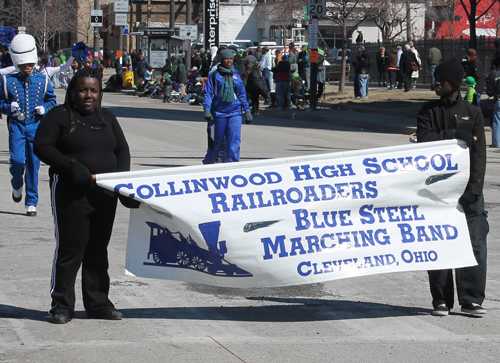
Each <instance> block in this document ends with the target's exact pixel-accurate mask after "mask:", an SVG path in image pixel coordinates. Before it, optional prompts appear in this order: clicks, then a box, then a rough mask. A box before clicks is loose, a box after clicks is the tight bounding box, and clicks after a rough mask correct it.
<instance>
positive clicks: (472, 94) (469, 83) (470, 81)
mask: <svg viewBox="0 0 500 363" xmlns="http://www.w3.org/2000/svg"><path fill="white" fill-rule="evenodd" d="M464 83H465V87H467V91H465V100H466V101H467V102H469V103H470V104H471V105H475V106H477V99H476V89H475V88H474V86H475V85H476V80H475V79H474V78H473V77H470V76H469V77H467V78H466V79H464Z"/></svg>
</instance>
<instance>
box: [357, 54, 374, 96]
mask: <svg viewBox="0 0 500 363" xmlns="http://www.w3.org/2000/svg"><path fill="white" fill-rule="evenodd" d="M352 65H353V67H354V71H355V72H356V73H355V75H354V97H355V98H356V99H363V100H364V99H367V98H368V81H369V80H370V71H371V67H372V64H371V60H370V53H368V51H367V50H366V49H365V47H364V46H363V45H360V46H359V47H358V55H357V56H356V59H355V60H354V61H353V62H352Z"/></svg>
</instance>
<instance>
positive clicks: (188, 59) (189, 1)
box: [185, 0, 193, 69]
mask: <svg viewBox="0 0 500 363" xmlns="http://www.w3.org/2000/svg"><path fill="white" fill-rule="evenodd" d="M192 7H193V0H187V1H186V25H191V22H192V21H191V17H192V16H193V15H192V13H193V11H192ZM186 43H187V49H186V59H185V63H186V69H189V68H191V39H188V40H186Z"/></svg>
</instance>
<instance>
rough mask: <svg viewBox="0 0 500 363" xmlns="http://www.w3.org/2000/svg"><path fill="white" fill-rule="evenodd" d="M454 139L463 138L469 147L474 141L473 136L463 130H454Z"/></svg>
mask: <svg viewBox="0 0 500 363" xmlns="http://www.w3.org/2000/svg"><path fill="white" fill-rule="evenodd" d="M454 136H455V139H460V140H464V141H465V142H466V143H467V147H468V148H469V149H470V148H471V147H472V144H473V143H474V136H473V135H472V134H471V133H470V132H467V131H464V130H455V135H454Z"/></svg>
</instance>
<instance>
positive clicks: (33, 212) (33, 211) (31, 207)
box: [26, 205, 36, 217]
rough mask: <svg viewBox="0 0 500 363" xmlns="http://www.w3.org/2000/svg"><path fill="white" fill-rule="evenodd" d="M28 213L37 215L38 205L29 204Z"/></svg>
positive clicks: (31, 215) (32, 215)
mask: <svg viewBox="0 0 500 363" xmlns="http://www.w3.org/2000/svg"><path fill="white" fill-rule="evenodd" d="M26 214H27V215H28V216H30V217H34V216H36V207H35V206H34V205H27V206H26Z"/></svg>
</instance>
